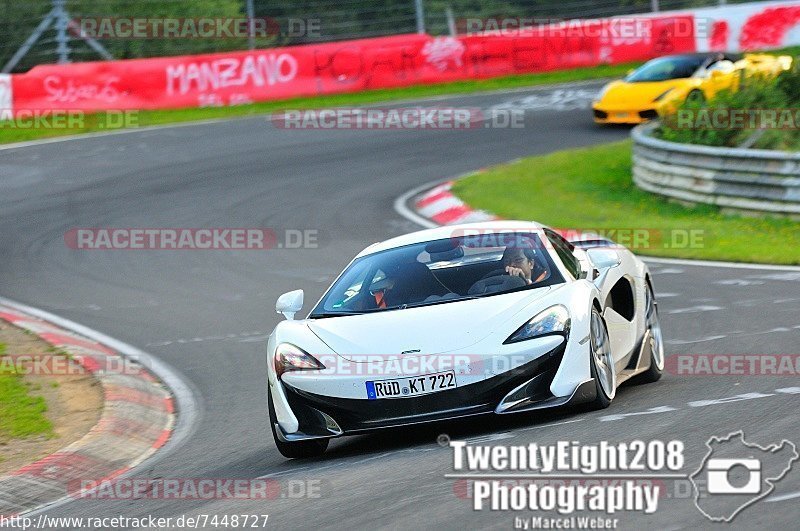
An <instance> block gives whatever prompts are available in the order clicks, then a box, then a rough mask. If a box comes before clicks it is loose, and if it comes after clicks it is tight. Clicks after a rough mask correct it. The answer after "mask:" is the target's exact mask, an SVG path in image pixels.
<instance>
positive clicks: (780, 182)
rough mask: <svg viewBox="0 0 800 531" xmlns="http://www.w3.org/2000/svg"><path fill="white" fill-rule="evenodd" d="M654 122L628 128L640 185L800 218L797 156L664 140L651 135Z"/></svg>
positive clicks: (685, 197) (654, 190)
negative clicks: (631, 128) (631, 129)
mask: <svg viewBox="0 0 800 531" xmlns="http://www.w3.org/2000/svg"><path fill="white" fill-rule="evenodd" d="M657 126H658V123H657V122H656V123H648V124H644V125H640V126H638V127H635V128H634V129H633V131H632V132H631V137H632V139H633V181H634V183H635V184H636V185H637V186H638V187H639V188H641V189H643V190H646V191H648V192H652V193H655V194H659V195H663V196H667V197H671V198H674V199H678V200H681V201H686V202H690V203H707V204H712V205H718V206H720V207H724V208H728V209H733V210H737V211H747V212H758V213H769V214H779V215H786V216H790V217H792V218H797V217H800V154H794V153H785V152H782V151H770V150H763V149H741V148H719V147H711V146H699V145H695V144H679V143H676V142H667V141H664V140H659V139H657V138H653V137H652V132H653V130H654V129H655V128H656V127H657Z"/></svg>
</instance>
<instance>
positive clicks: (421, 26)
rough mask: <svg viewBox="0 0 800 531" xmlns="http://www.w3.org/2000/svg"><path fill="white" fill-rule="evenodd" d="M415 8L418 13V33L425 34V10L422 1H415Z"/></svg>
mask: <svg viewBox="0 0 800 531" xmlns="http://www.w3.org/2000/svg"><path fill="white" fill-rule="evenodd" d="M414 6H415V8H416V11H417V33H425V10H424V6H423V5H422V0H414Z"/></svg>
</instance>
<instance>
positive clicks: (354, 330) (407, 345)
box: [307, 286, 552, 361]
mask: <svg viewBox="0 0 800 531" xmlns="http://www.w3.org/2000/svg"><path fill="white" fill-rule="evenodd" d="M551 289H552V288H551V287H549V286H548V287H542V288H537V289H533V290H523V291H518V292H514V293H507V294H504V295H492V296H489V297H482V298H480V299H472V300H464V301H455V302H448V303H442V304H434V305H431V306H421V307H417V308H406V309H404V310H386V311H380V312H375V313H366V314H361V315H348V316H343V317H329V318H325V319H310V320H308V321H307V324H308V327H309V328H310V329H311V331H312V332H313V333H314V334H316V336H317V337H319V338H320V339H321V340H322V341H323V342H324V343H325V344H327V345H328V346H329V347H330V348H331V349H332V350H333V351H334V352H336V353H337V354H339V355H340V356H342V357H343V358H345V359H348V360H351V361H362V360H361V359H356V360H353V359H352V358H353V357H354V356H367V355H381V356H384V357H385V358H386V359H392V358H393V357H394V356H399V355H400V353H401V352H407V353H410V352H409V351H417V350H418V351H419V354H423V355H424V354H440V353H444V352H453V351H456V350H460V349H464V348H467V347H469V346H471V345H474V344H475V343H477V342H479V341H480V340H482V339H484V338H485V337H487V336H488V335H489V334H491V333H492V332H495V331H496V330H497V329H498V328H499V327H501V326H503V325H504V324H506V323H507V322H508V321H509V320H511V319H512V318H513V316H514V315H515V314H517V313H518V312H520V310H522V309H523V308H525V307H526V306H528V305H529V304H531V303H532V302H534V301H536V300H538V299H540V298H541V297H543V296H544V295H545V294H547V293H548V292H549V291H550V290H551ZM526 316H527V315H526ZM527 317H529V318H530V317H533V315H530V316H527ZM520 324H521V323H520ZM515 329H516V328H514V330H515ZM514 330H510V331H509V334H511V333H513V331H514Z"/></svg>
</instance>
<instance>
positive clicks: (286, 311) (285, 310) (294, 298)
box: [275, 289, 303, 321]
mask: <svg viewBox="0 0 800 531" xmlns="http://www.w3.org/2000/svg"><path fill="white" fill-rule="evenodd" d="M302 307H303V290H301V289H296V290H294V291H290V292H288V293H284V294H283V295H281V296H280V297H278V301H277V302H276V303H275V311H276V312H278V313H282V314H283V316H284V317H286V319H288V320H289V321H293V320H294V314H296V313H297V312H299V311H300V309H301V308H302Z"/></svg>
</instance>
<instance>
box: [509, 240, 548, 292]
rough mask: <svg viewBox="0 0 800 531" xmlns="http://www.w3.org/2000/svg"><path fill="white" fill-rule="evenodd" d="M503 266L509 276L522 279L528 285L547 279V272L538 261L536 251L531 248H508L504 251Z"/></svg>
mask: <svg viewBox="0 0 800 531" xmlns="http://www.w3.org/2000/svg"><path fill="white" fill-rule="evenodd" d="M502 264H503V268H504V269H505V272H506V273H507V274H509V275H511V276H518V277H521V278H522V279H523V280H525V282H527V283H528V285H531V284H535V283H537V282H541V281H542V280H544V279H545V278H547V270H546V269H544V268H543V267H540V266H539V264H538V263H537V261H536V251H534V250H533V249H531V248H525V247H516V246H508V247H506V249H505V251H503V259H502Z"/></svg>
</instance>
